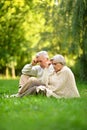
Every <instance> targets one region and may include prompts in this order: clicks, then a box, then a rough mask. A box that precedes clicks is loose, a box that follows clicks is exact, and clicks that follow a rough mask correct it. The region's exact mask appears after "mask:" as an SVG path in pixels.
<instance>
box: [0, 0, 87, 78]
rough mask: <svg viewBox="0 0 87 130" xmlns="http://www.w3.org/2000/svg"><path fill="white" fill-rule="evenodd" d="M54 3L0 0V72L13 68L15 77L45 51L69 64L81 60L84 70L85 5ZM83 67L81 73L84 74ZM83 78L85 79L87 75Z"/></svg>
mask: <svg viewBox="0 0 87 130" xmlns="http://www.w3.org/2000/svg"><path fill="white" fill-rule="evenodd" d="M54 2H55V1H54V0H45V1H44V0H22V1H20V0H11V1H8V0H1V2H0V56H1V59H0V69H1V70H2V72H3V69H5V68H6V67H8V68H12V66H13V65H14V68H15V69H16V72H17V74H18V73H19V72H20V70H21V68H22V67H23V66H24V64H26V63H28V62H30V61H31V59H32V57H33V56H34V54H35V53H36V52H37V51H40V50H47V51H48V52H49V54H50V56H53V55H54V54H56V53H61V54H63V55H64V56H66V57H67V58H68V59H69V61H70V62H73V60H76V59H83V62H80V63H81V64H83V65H82V66H84V67H85V68H86V66H87V65H86V64H85V62H86V61H87V45H86V42H87V16H86V12H87V1H86V0H75V1H73V0H66V1H65V0H58V2H59V4H58V5H55V3H54ZM81 57H83V58H81ZM70 59H71V60H70ZM81 61H82V60H81ZM20 63H21V64H20ZM84 67H83V73H85V72H84V70H85V69H84ZM86 72H87V70H86ZM84 77H87V73H85V76H84Z"/></svg>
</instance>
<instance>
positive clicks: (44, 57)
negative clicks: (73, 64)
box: [16, 51, 80, 98]
mask: <svg viewBox="0 0 87 130" xmlns="http://www.w3.org/2000/svg"><path fill="white" fill-rule="evenodd" d="M38 93H43V94H44V95H46V96H47V97H50V96H53V97H55V98H62V97H64V98H73V97H80V95H79V92H78V89H77V86H76V82H75V78H74V74H73V73H72V71H71V69H70V68H68V67H67V66H66V62H65V59H64V57H63V56H62V55H60V54H57V55H55V56H54V57H53V58H52V59H51V60H49V56H48V53H47V52H46V51H40V52H38V53H37V54H36V56H35V59H33V60H32V63H31V64H27V65H25V66H24V68H23V69H22V75H21V78H20V81H19V90H18V93H17V94H16V96H17V97H23V96H27V95H31V94H38Z"/></svg>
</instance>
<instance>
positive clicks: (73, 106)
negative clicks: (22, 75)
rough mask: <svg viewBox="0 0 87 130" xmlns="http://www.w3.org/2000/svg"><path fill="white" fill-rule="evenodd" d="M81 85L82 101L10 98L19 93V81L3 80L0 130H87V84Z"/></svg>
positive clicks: (0, 98)
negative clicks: (7, 96) (8, 96)
mask: <svg viewBox="0 0 87 130" xmlns="http://www.w3.org/2000/svg"><path fill="white" fill-rule="evenodd" d="M77 86H78V89H79V92H80V95H81V98H73V99H64V98H62V99H55V98H47V97H44V96H41V95H40V96H28V97H23V98H6V95H11V94H13V93H16V92H17V90H18V80H0V130H40V129H41V130H86V129H87V84H86V83H80V82H78V83H77Z"/></svg>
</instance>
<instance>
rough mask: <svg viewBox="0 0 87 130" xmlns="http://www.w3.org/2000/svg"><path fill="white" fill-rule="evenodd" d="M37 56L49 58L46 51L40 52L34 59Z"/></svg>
mask: <svg viewBox="0 0 87 130" xmlns="http://www.w3.org/2000/svg"><path fill="white" fill-rule="evenodd" d="M38 56H44V57H46V58H49V56H48V53H47V51H40V52H38V53H37V54H36V57H38Z"/></svg>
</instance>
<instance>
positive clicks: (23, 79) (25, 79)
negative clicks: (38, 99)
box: [19, 74, 30, 88]
mask: <svg viewBox="0 0 87 130" xmlns="http://www.w3.org/2000/svg"><path fill="white" fill-rule="evenodd" d="M29 78H30V76H28V75H24V74H22V75H21V77H20V80H19V88H21V87H22V86H24V85H25V84H26V83H27V82H28V80H29Z"/></svg>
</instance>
